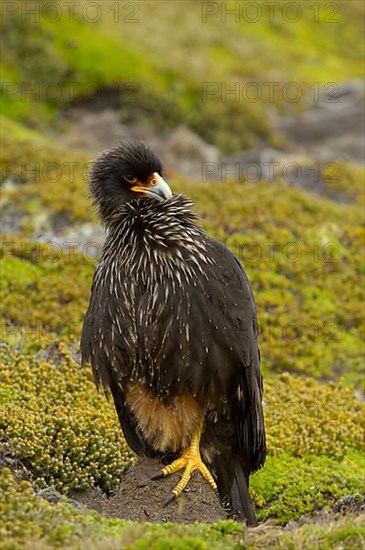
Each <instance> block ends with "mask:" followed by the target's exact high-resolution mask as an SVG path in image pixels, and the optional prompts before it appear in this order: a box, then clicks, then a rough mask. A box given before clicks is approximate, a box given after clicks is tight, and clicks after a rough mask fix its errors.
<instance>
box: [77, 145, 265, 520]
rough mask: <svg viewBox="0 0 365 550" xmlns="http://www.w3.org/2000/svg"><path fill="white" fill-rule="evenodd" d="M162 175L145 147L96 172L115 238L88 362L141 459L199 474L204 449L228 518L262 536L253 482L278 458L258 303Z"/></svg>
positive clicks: (116, 153)
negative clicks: (268, 421) (266, 402)
mask: <svg viewBox="0 0 365 550" xmlns="http://www.w3.org/2000/svg"><path fill="white" fill-rule="evenodd" d="M161 173H162V167H161V163H160V161H159V159H158V158H157V157H156V156H155V155H154V154H153V153H152V152H151V150H150V149H149V148H148V147H147V146H146V145H144V144H143V143H142V142H129V143H126V144H122V145H120V146H117V147H115V148H113V149H110V150H108V151H105V152H104V153H102V154H101V155H100V156H99V157H98V158H97V160H96V161H95V163H94V165H93V168H92V172H91V181H90V188H91V194H92V196H93V199H94V204H95V206H96V208H97V209H98V211H99V214H100V216H101V220H102V222H103V223H104V225H105V226H106V228H107V232H108V234H107V238H106V242H105V245H104V248H103V253H102V257H101V260H100V262H99V265H98V267H97V269H96V272H95V276H94V281H93V286H92V291H91V300H90V305H89V309H88V312H87V314H86V316H85V320H84V326H83V333H82V342H81V347H82V357H83V361H84V362H87V361H90V362H91V365H92V368H93V371H94V375H95V379H96V382H97V384H100V383H102V385H103V386H104V387H105V388H107V389H109V390H110V391H111V393H112V395H113V399H114V403H115V407H116V410H117V413H118V416H119V420H120V423H121V426H122V429H123V433H124V435H125V438H126V441H127V443H128V444H129V446H130V447H131V448H132V449H133V450H134V451H135V452H136V453H137V454H145V455H147V456H151V457H154V456H159V457H164V456H165V457H166V456H169V457H172V458H176V457H177V456H179V455H180V454H181V453H183V457H184V460H185V462H187V463H189V464H190V462H189V461H190V460H195V461H196V463H197V464H198V462H199V458H196V457H197V455H198V454H199V443H200V451H201V454H202V458H203V461H204V462H205V463H206V464H207V465H208V467H209V469H210V471H211V472H212V473H213V476H214V478H215V481H216V484H217V487H218V491H219V495H220V498H221V501H222V503H223V504H224V506H225V508H226V509H227V511H228V512H229V514H230V515H231V516H233V517H236V518H237V519H246V520H247V522H248V523H249V524H254V523H255V521H256V519H255V511H254V507H253V504H252V502H251V499H250V496H249V493H248V484H249V475H250V473H252V472H254V471H255V470H257V469H258V468H260V467H261V466H262V465H263V463H264V460H265V453H266V447H265V431H264V420H263V410H262V378H261V373H260V356H259V349H258V345H257V333H258V328H257V319H256V308H255V303H254V298H253V295H252V291H251V288H250V285H249V282H248V280H247V277H246V274H245V272H244V270H243V269H242V267H241V266H240V264H239V262H238V261H237V260H236V258H235V257H234V256H233V254H232V253H231V252H230V251H229V250H228V249H227V248H226V247H225V246H223V245H222V244H220V243H218V242H216V241H214V240H213V239H211V238H210V237H209V236H208V235H207V234H206V233H205V231H203V229H201V228H200V227H199V226H198V225H197V224H196V215H195V214H193V213H192V211H191V210H190V207H191V202H190V201H189V200H187V199H185V198H183V197H182V196H181V195H175V196H172V194H171V192H170V189H169V187H168V186H167V184H166V183H165V182H164V180H163V179H162V178H161ZM189 445H190V447H191V448H189ZM194 445H195V447H194ZM193 447H194V449H195V450H194V449H192V448H193ZM190 451H191V452H190ZM189 453H190V454H189ZM192 455H194V458H193V459H192V458H191V456H192ZM191 464H193V462H191ZM175 466H176V468H177V467H178V466H179V467H180V468H181V467H182V466H181V465H180V463H179V464H177V465H176V464H175ZM197 467H198V466H197ZM204 468H205V466H204V465H202V466H201V468H200V471H201V472H202V473H203V475H204V477H206V479H208V481H209V483H210V484H211V486H212V487H214V486H215V483H214V480H213V479H210V478H209V476H210V474H209V472H208V473H204V471H205V470H204ZM170 469H171V468H170ZM203 470H204V471H203ZM163 472H164V475H167V474H168V473H170V472H169V467H165V468H164V470H163ZM187 476H188V474H187ZM179 492H181V487H179V488H178V487H176V488H175V490H174V494H175V495H177V494H179Z"/></svg>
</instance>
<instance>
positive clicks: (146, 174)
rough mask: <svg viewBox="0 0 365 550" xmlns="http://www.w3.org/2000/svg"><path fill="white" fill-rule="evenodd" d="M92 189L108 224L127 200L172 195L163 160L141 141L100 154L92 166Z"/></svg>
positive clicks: (153, 198) (122, 145) (169, 196)
mask: <svg viewBox="0 0 365 550" xmlns="http://www.w3.org/2000/svg"><path fill="white" fill-rule="evenodd" d="M90 190H91V195H92V197H93V199H94V204H95V206H96V207H97V209H98V211H99V214H100V216H101V218H102V220H103V221H104V223H106V224H107V225H108V222H111V221H112V220H113V219H114V218H115V216H116V215H117V214H118V212H119V211H120V207H121V206H122V205H123V204H124V203H126V202H128V201H131V200H133V199H137V200H146V199H150V200H153V201H166V200H171V198H172V192H171V189H170V187H169V186H168V185H167V183H166V182H165V180H164V179H163V177H162V165H161V161H160V159H159V158H158V157H157V155H155V153H153V151H151V149H150V148H149V147H148V146H147V145H146V144H145V143H143V142H142V141H127V142H125V143H122V144H120V145H117V146H116V147H113V148H112V149H107V150H106V151H103V152H102V153H100V155H99V156H98V157H97V159H96V160H95V162H94V163H93V165H92V168H91V177H90Z"/></svg>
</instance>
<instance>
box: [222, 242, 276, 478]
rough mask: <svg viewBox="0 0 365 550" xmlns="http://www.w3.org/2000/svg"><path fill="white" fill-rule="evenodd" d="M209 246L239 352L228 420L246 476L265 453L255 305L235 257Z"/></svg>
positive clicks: (230, 369)
mask: <svg viewBox="0 0 365 550" xmlns="http://www.w3.org/2000/svg"><path fill="white" fill-rule="evenodd" d="M211 246H212V252H211V254H212V257H213V258H214V259H215V261H216V265H217V267H218V269H215V270H214V272H215V273H217V278H219V279H220V283H221V284H222V283H223V284H224V286H225V289H226V292H225V299H226V302H227V305H226V308H225V309H226V311H225V312H224V314H225V317H226V319H227V323H228V324H229V327H230V328H231V329H232V332H231V337H232V340H233V341H232V345H233V346H234V347H235V350H236V351H237V352H238V353H239V354H240V360H239V361H238V362H237V364H235V365H228V367H229V368H228V370H229V372H230V376H231V384H232V385H231V397H230V402H231V420H232V422H233V424H234V431H235V435H234V438H235V446H236V449H237V451H238V454H239V455H241V456H242V457H245V462H246V467H245V470H246V473H247V478H248V475H249V474H250V473H251V472H254V471H255V470H257V469H258V468H260V467H261V466H262V465H263V463H264V461H265V456H266V441H265V427H264V416H263V406H262V394H263V383H262V376H261V371H260V351H259V347H258V341H257V339H258V323H257V314H256V305H255V301H254V297H253V293H252V290H251V286H250V283H249V281H248V278H247V276H246V273H245V271H244V269H243V268H242V266H241V264H240V263H239V261H238V260H237V258H235V256H234V255H233V254H232V253H231V252H230V251H229V250H228V249H227V248H226V247H225V246H223V245H221V244H220V243H216V242H215V241H212V242H211ZM212 273H213V270H212ZM211 277H212V275H211ZM213 292H214V288H213Z"/></svg>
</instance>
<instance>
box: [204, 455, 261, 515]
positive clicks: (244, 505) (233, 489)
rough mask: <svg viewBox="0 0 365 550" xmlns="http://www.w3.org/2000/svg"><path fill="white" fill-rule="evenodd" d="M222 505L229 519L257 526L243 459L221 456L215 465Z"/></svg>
mask: <svg viewBox="0 0 365 550" xmlns="http://www.w3.org/2000/svg"><path fill="white" fill-rule="evenodd" d="M214 467H215V468H214V469H215V471H216V474H217V486H218V493H219V498H220V501H221V504H222V506H223V508H224V509H225V510H226V512H227V513H228V515H229V517H232V518H234V519H236V520H240V521H246V523H247V525H251V526H252V525H257V520H256V512H255V506H254V504H253V502H252V500H251V497H250V494H249V492H248V480H249V474H248V472H245V467H244V462H243V460H242V458H239V457H237V456H232V455H231V454H230V455H229V456H227V455H221V456H219V457H218V458H217V459H216V461H215V464H214Z"/></svg>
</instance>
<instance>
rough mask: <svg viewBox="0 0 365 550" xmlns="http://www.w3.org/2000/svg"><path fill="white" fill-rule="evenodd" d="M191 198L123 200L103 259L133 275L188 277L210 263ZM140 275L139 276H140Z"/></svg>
mask: <svg viewBox="0 0 365 550" xmlns="http://www.w3.org/2000/svg"><path fill="white" fill-rule="evenodd" d="M191 204H192V203H191V201H189V200H187V199H184V198H183V197H182V196H181V195H178V196H174V197H173V198H172V200H171V201H164V202H156V201H153V200H146V201H140V200H139V201H131V202H129V203H126V204H125V206H124V209H123V212H121V213H120V216H119V219H115V223H113V225H111V226H110V228H109V232H108V237H107V240H106V243H105V245H104V253H103V258H104V260H105V261H108V262H110V261H112V262H114V263H117V264H119V265H123V267H124V269H127V272H128V273H129V274H130V275H131V276H133V277H137V278H138V277H139V274H149V277H150V278H151V277H152V279H153V278H155V277H161V276H166V275H167V276H168V277H170V276H171V277H172V276H174V277H175V276H177V275H176V273H180V275H181V274H183V275H184V274H185V276H186V277H187V278H188V277H189V278H190V277H192V276H194V275H196V274H197V271H199V272H202V271H203V266H204V264H207V263H211V260H210V259H209V255H208V254H207V249H206V247H207V241H206V234H205V232H204V231H203V229H202V228H200V227H199V226H198V225H197V224H196V219H197V216H196V214H194V213H193V212H192V211H191V209H190V207H191ZM141 276H142V275H141Z"/></svg>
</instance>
